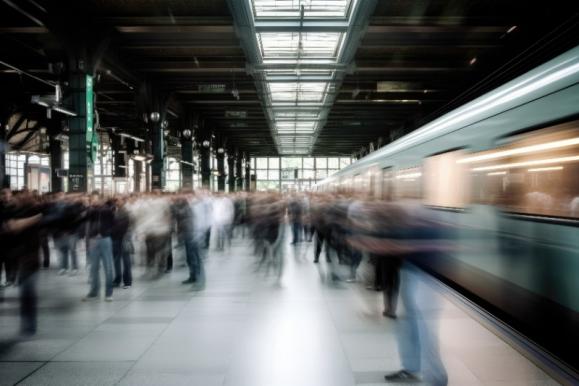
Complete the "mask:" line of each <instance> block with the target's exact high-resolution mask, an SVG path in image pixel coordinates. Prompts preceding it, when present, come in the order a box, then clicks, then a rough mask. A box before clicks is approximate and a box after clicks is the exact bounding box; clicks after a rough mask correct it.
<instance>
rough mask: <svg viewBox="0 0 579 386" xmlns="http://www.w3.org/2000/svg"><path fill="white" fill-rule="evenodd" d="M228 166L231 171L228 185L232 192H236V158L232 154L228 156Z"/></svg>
mask: <svg viewBox="0 0 579 386" xmlns="http://www.w3.org/2000/svg"><path fill="white" fill-rule="evenodd" d="M227 166H228V169H229V175H228V176H227V185H229V191H230V192H235V158H234V157H233V155H231V154H229V155H228V156H227Z"/></svg>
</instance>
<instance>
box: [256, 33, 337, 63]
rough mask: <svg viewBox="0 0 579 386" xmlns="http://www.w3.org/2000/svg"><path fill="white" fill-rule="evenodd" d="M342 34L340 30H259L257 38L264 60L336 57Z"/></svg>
mask: <svg viewBox="0 0 579 386" xmlns="http://www.w3.org/2000/svg"><path fill="white" fill-rule="evenodd" d="M300 35H301V49H300ZM342 35H343V34H342V33H340V32H302V33H301V34H300V33H299V32H260V33H258V34H257V40H258V42H259V47H260V50H261V55H262V57H263V59H264V61H265V60H268V59H291V58H298V57H299V58H303V59H307V58H317V59H327V58H336V57H337V55H338V50H339V48H340V42H341V40H342Z"/></svg>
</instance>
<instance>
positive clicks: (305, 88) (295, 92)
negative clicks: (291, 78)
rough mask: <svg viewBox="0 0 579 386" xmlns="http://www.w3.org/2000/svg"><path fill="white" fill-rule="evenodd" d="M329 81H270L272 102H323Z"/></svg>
mask: <svg viewBox="0 0 579 386" xmlns="http://www.w3.org/2000/svg"><path fill="white" fill-rule="evenodd" d="M327 87H328V84H327V83H314V82H300V83H298V82H291V83H282V82H274V83H269V92H270V95H271V101H272V102H291V101H295V102H302V101H304V102H306V101H307V102H322V100H323V97H324V93H325V92H326V89H327Z"/></svg>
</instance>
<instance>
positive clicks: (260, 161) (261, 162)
mask: <svg viewBox="0 0 579 386" xmlns="http://www.w3.org/2000/svg"><path fill="white" fill-rule="evenodd" d="M257 169H267V158H257Z"/></svg>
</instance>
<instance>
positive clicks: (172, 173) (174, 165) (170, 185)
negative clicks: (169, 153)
mask: <svg viewBox="0 0 579 386" xmlns="http://www.w3.org/2000/svg"><path fill="white" fill-rule="evenodd" d="M179 189H181V163H180V162H179V160H178V159H176V158H173V157H167V158H166V159H165V190H167V191H169V192H176V191H178V190H179Z"/></svg>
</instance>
